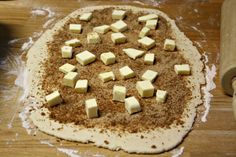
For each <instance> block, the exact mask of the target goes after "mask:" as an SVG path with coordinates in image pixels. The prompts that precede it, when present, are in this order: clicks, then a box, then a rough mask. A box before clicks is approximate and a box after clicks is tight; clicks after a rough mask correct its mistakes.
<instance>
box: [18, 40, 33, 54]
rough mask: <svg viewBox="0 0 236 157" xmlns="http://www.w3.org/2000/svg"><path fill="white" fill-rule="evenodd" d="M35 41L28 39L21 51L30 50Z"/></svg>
mask: <svg viewBox="0 0 236 157" xmlns="http://www.w3.org/2000/svg"><path fill="white" fill-rule="evenodd" d="M33 43H34V41H33V38H32V37H29V38H28V41H27V42H25V43H24V44H23V45H22V46H21V49H20V50H21V51H26V50H28V49H29V48H30V47H31V46H32V45H33Z"/></svg>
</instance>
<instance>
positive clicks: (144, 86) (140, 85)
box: [136, 81, 154, 97]
mask: <svg viewBox="0 0 236 157" xmlns="http://www.w3.org/2000/svg"><path fill="white" fill-rule="evenodd" d="M136 89H137V90H138V93H139V94H140V96H141V97H152V96H153V94H154V87H153V85H152V83H151V82H150V81H138V82H137V83H136Z"/></svg>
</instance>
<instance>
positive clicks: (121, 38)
mask: <svg viewBox="0 0 236 157" xmlns="http://www.w3.org/2000/svg"><path fill="white" fill-rule="evenodd" d="M111 40H112V42H113V43H115V44H123V43H125V42H126V41H127V38H126V36H125V35H124V34H122V33H112V34H111Z"/></svg>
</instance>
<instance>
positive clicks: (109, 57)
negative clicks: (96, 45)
mask: <svg viewBox="0 0 236 157" xmlns="http://www.w3.org/2000/svg"><path fill="white" fill-rule="evenodd" d="M100 59H101V60H102V62H103V63H104V64H105V65H111V64H114V63H115V62H116V56H115V55H114V53H112V52H107V53H102V54H101V55H100Z"/></svg>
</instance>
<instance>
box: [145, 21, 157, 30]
mask: <svg viewBox="0 0 236 157" xmlns="http://www.w3.org/2000/svg"><path fill="white" fill-rule="evenodd" d="M146 27H148V28H150V29H156V27H157V20H147V21H146Z"/></svg>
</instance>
